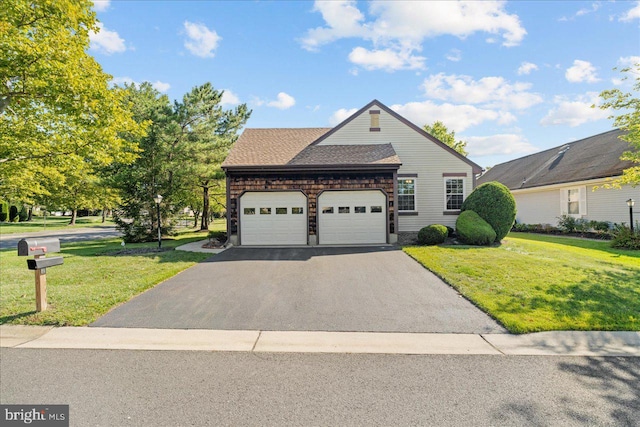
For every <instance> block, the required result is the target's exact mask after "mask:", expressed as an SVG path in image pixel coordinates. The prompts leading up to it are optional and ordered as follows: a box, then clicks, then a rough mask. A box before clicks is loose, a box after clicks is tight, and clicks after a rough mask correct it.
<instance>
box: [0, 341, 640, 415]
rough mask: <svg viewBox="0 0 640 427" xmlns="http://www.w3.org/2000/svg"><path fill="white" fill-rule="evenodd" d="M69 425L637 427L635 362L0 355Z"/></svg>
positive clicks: (20, 386)
mask: <svg viewBox="0 0 640 427" xmlns="http://www.w3.org/2000/svg"><path fill="white" fill-rule="evenodd" d="M0 401H1V403H3V404H12V403H29V404H38V403H46V404H69V405H70V414H71V415H70V419H71V425H72V426H90V425H91V426H116V425H117V426H192V425H193V426H208V425H235V426H237V425H261V426H262V425H273V426H275V425H277V426H280V425H304V426H326V425H336V426H337V425H340V426H343V425H386V426H389V425H393V426H402V425H428V426H489V425H492V426H505V425H506V426H547V425H549V426H551V425H553V426H585V425H589V426H597V425H620V426H638V425H640V358H621V357H602V358H595V357H594V358H590V357H568V356H560V357H540V356H478V355H476V356H451V355H432V356H406V355H350V354H296V353H293V354H280V353H261V354H258V353H244V352H243V353H233V352H188V351H187V352H185V351H139V350H137V351H126V350H39V349H10V348H2V349H0Z"/></svg>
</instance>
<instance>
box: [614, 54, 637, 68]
mask: <svg viewBox="0 0 640 427" xmlns="http://www.w3.org/2000/svg"><path fill="white" fill-rule="evenodd" d="M637 64H640V56H621V57H620V59H618V66H619V67H622V68H626V67H633V66H636V65H637Z"/></svg>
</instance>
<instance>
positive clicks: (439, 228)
mask: <svg viewBox="0 0 640 427" xmlns="http://www.w3.org/2000/svg"><path fill="white" fill-rule="evenodd" d="M448 235H449V230H448V229H447V227H445V226H444V225H440V224H432V225H428V226H426V227H423V228H421V229H420V231H418V243H420V244H421V245H438V244H440V243H444V241H445V240H446V239H447V236H448Z"/></svg>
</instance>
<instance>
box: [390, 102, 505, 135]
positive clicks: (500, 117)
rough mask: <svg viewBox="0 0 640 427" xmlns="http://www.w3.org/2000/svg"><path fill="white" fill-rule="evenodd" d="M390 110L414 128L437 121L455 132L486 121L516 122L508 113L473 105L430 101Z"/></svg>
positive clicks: (397, 106)
mask: <svg viewBox="0 0 640 427" xmlns="http://www.w3.org/2000/svg"><path fill="white" fill-rule="evenodd" d="M391 109H392V110H394V111H396V112H397V113H398V114H400V115H401V116H403V117H406V118H407V119H408V120H410V121H412V122H413V123H415V124H416V126H419V127H422V126H424V125H425V124H427V123H433V122H434V121H436V120H439V121H441V122H442V123H444V124H445V125H446V126H447V128H449V129H451V130H454V131H456V132H462V131H464V130H465V129H468V128H470V127H472V126H477V125H479V124H481V123H483V122H486V121H495V122H497V123H498V124H501V125H506V124H509V123H512V122H514V121H516V117H515V116H514V115H513V114H511V113H509V112H504V111H495V110H489V109H484V108H478V107H474V106H473V105H453V104H449V103H445V104H436V103H434V102H432V101H423V102H409V103H407V104H404V105H401V104H395V105H392V106H391Z"/></svg>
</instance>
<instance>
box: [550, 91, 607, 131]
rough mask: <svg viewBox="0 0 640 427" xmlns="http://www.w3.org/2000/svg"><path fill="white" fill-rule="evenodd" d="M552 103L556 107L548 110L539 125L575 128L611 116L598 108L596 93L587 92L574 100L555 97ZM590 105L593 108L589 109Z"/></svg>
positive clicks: (598, 99)
mask: <svg viewBox="0 0 640 427" xmlns="http://www.w3.org/2000/svg"><path fill="white" fill-rule="evenodd" d="M554 103H555V104H556V107H555V108H552V109H551V110H549V112H548V113H547V115H546V116H545V117H543V118H542V120H540V124H541V125H543V126H558V125H566V126H570V127H576V126H579V125H581V124H583V123H587V122H594V121H596V120H602V119H606V118H607V117H609V115H610V114H611V112H610V111H609V110H602V109H600V108H598V105H599V104H600V98H599V97H598V93H597V92H587V93H586V94H584V95H580V96H578V97H576V98H575V99H569V98H567V97H565V96H556V98H555V100H554ZM592 105H595V107H594V108H591V106H592Z"/></svg>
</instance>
